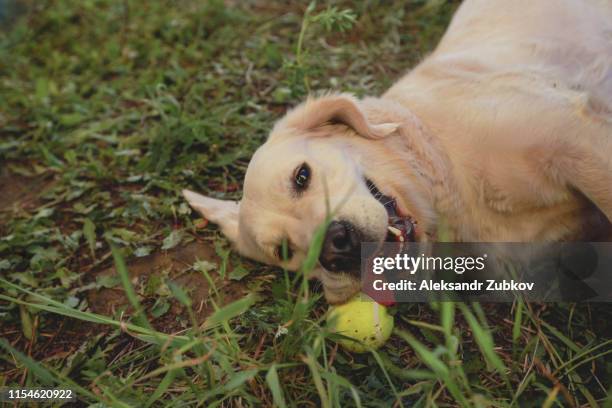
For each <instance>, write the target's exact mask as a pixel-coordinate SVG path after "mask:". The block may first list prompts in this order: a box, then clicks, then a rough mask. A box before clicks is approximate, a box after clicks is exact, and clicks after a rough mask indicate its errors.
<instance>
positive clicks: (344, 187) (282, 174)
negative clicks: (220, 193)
mask: <svg viewBox="0 0 612 408" xmlns="http://www.w3.org/2000/svg"><path fill="white" fill-rule="evenodd" d="M183 194H184V196H185V198H186V199H187V201H188V202H189V204H190V205H191V206H192V207H193V208H194V209H195V210H197V211H198V212H200V213H201V214H202V215H203V216H204V217H205V218H206V219H208V220H210V221H211V222H213V223H216V224H218V225H219V226H220V228H221V230H222V232H223V233H224V234H225V235H226V236H227V237H228V238H229V240H230V241H231V242H232V243H233V244H234V246H235V247H236V249H237V251H238V252H239V253H241V254H242V255H244V256H246V257H249V258H252V259H254V260H257V261H261V262H264V263H267V264H273V265H280V266H282V267H283V268H286V269H289V270H297V269H299V268H300V266H301V264H302V262H303V261H304V259H305V256H306V253H307V251H308V248H309V245H310V243H311V241H312V239H313V236H314V234H315V231H316V230H317V228H318V226H319V225H321V224H322V223H324V222H326V219H327V217H328V215H330V216H331V223H329V224H328V227H327V230H326V233H325V239H324V242H323V246H322V250H321V255H320V258H319V265H318V266H317V267H316V269H315V271H314V273H313V276H314V277H317V278H318V279H320V280H321V281H322V286H323V289H324V294H325V297H326V300H327V301H328V302H329V303H332V304H334V303H342V302H344V301H346V300H347V299H348V298H350V297H351V296H352V295H353V294H354V293H356V292H358V291H359V289H360V283H359V280H358V278H357V276H358V275H357V274H356V271H358V270H359V263H360V247H361V245H360V244H361V243H362V242H379V243H382V242H383V241H385V240H389V239H391V238H390V237H389V231H390V230H391V231H394V233H395V235H396V237H395V238H397V235H399V236H400V239H402V240H408V241H410V240H416V241H435V240H437V239H439V237H438V236H437V234H438V232H439V230H440V228H441V227H442V226H443V227H444V230H445V231H446V232H445V236H446V239H450V240H453V241H463V242H531V241H534V242H553V241H581V240H584V241H587V240H606V239H609V238H610V237H612V234H610V231H612V228H611V220H612V2H609V1H597V0H592V1H581V0H538V1H531V0H512V1H507V0H466V1H465V2H464V3H462V4H461V5H460V7H459V8H458V10H457V12H456V13H455V16H454V17H453V19H452V21H451V23H450V26H449V27H448V29H447V31H446V33H445V34H444V36H443V38H442V40H441V42H440V43H439V45H438V46H437V48H436V49H435V50H434V51H433V53H432V54H431V55H429V56H428V57H426V58H425V59H424V60H423V61H422V62H421V63H419V64H418V65H417V66H416V67H415V68H413V69H412V70H411V71H410V72H408V73H407V74H406V75H405V76H404V77H403V78H401V79H400V80H399V81H398V82H397V83H396V84H395V85H393V86H392V87H391V88H390V89H389V90H388V91H386V92H385V93H384V94H383V95H382V96H380V97H367V98H364V99H361V100H359V99H356V98H355V97H353V96H351V95H348V94H343V93H328V94H323V95H320V96H317V97H310V98H308V100H307V101H305V102H304V103H303V104H301V105H299V106H297V107H296V108H294V109H293V110H291V111H289V112H288V113H287V114H286V115H285V116H284V117H283V118H282V119H280V120H279V121H278V122H277V123H276V124H275V126H274V127H273V129H272V131H271V134H270V136H269V138H268V140H267V141H266V142H265V143H264V144H263V145H262V146H261V147H260V148H259V149H258V150H257V151H256V152H255V154H254V156H253V158H252V160H251V162H250V164H249V166H248V169H247V172H246V176H245V180H244V188H243V197H242V199H241V201H240V202H233V201H223V200H219V199H214V198H210V197H205V196H202V195H200V194H197V193H194V192H191V191H188V190H185V191H184V192H183ZM398 221H399V224H400V225H402V226H403V228H395V227H396V226H397V223H398ZM390 226H391V227H392V228H389V227H390ZM283 243H285V244H283Z"/></svg>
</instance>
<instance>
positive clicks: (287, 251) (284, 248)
mask: <svg viewBox="0 0 612 408" xmlns="http://www.w3.org/2000/svg"><path fill="white" fill-rule="evenodd" d="M274 255H276V257H277V258H278V259H279V260H281V261H288V260H290V259H291V258H292V257H293V250H292V249H291V247H290V246H289V244H288V243H287V241H283V243H282V244H280V245H278V246H277V247H276V248H275V249H274Z"/></svg>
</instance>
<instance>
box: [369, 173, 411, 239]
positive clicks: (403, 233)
mask: <svg viewBox="0 0 612 408" xmlns="http://www.w3.org/2000/svg"><path fill="white" fill-rule="evenodd" d="M366 185H367V186H368V189H369V190H370V193H371V194H372V195H373V196H374V198H376V199H377V200H378V201H379V202H380V203H381V204H382V205H383V206H384V207H385V210H387V217H388V225H387V236H386V238H385V242H415V241H416V233H415V230H416V228H415V226H416V223H417V222H416V220H415V219H414V218H412V217H411V216H409V215H404V214H401V212H400V210H399V208H398V206H397V202H396V200H395V198H394V197H391V196H388V195H384V194H383V193H382V192H381V191H380V190H379V189H378V187H377V186H376V184H374V182H373V181H372V180H370V179H366Z"/></svg>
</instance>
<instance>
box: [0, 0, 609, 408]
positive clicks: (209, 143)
mask: <svg viewBox="0 0 612 408" xmlns="http://www.w3.org/2000/svg"><path fill="white" fill-rule="evenodd" d="M30 3H31V5H30V8H29V11H27V12H26V13H25V14H24V15H22V17H21V18H20V20H19V21H17V22H14V23H13V24H11V25H10V27H9V26H6V28H5V29H4V31H3V32H0V107H1V108H0V166H1V172H0V177H1V178H0V193H1V194H0V274H1V276H2V279H1V280H0V319H1V322H2V323H1V326H0V337H2V339H0V357H1V358H0V386H11V387H16V386H37V385H49V386H63V387H70V388H73V389H75V390H76V391H77V393H78V395H79V398H80V400H81V401H82V402H83V403H86V404H95V403H101V404H100V405H98V406H103V405H106V406H165V405H169V406H184V405H194V406H196V405H197V406H207V407H208V406H222V407H228V406H231V407H233V406H236V407H241V406H257V405H260V404H263V405H272V404H276V405H278V406H324V407H328V406H329V407H336V406H342V407H344V406H405V407H409V406H423V407H424V406H456V405H462V406H482V407H488V406H503V407H506V406H515V407H531V406H534V407H535V406H572V405H575V406H579V405H582V406H610V404H611V403H610V402H609V401H608V402H606V397H607V395H608V394H609V392H610V391H611V384H612V381H611V380H612V358H611V356H612V325H611V324H610V321H612V310H611V308H610V307H609V306H607V305H594V304H593V305H589V304H578V305H575V304H559V305H551V304H548V305H539V304H523V303H520V302H517V303H515V304H513V305H503V304H502V305H464V304H452V303H434V304H428V305H426V304H405V305H400V306H396V307H394V308H392V310H391V311H392V312H393V313H394V314H395V320H396V327H397V328H396V331H395V333H394V335H393V336H392V338H391V340H390V341H389V342H388V344H387V345H385V347H383V348H382V349H380V350H379V351H377V352H373V353H369V354H364V355H356V354H350V353H347V352H346V351H344V350H342V349H339V348H338V347H337V345H336V344H335V343H334V341H333V338H334V335H333V334H330V333H329V332H328V331H327V330H326V328H325V325H324V323H323V322H324V318H325V311H326V305H325V303H324V301H323V300H322V297H321V294H320V291H319V290H318V287H317V285H316V284H315V285H314V287H312V286H313V284H312V282H308V281H306V280H304V279H302V276H303V274H297V275H291V274H287V273H286V272H284V271H281V270H278V269H275V268H268V267H265V266H262V265H258V264H255V263H252V262H249V261H247V260H244V259H240V258H239V257H237V256H236V255H234V254H233V253H231V252H230V251H229V246H228V245H227V242H226V241H225V240H224V239H223V238H222V237H221V236H220V234H218V233H217V232H216V230H215V229H214V227H207V228H202V225H201V220H199V219H198V218H197V216H195V215H193V214H192V212H191V211H190V209H189V208H188V207H187V205H186V204H185V202H184V201H183V200H182V199H181V197H180V190H181V189H182V188H185V187H187V188H191V189H193V190H197V191H201V192H203V193H206V194H210V195H213V196H218V197H224V198H238V197H239V196H240V191H239V188H240V183H241V179H242V177H243V174H244V170H245V168H246V165H247V163H248V160H249V157H250V155H251V154H252V152H253V151H254V149H255V148H256V147H257V146H258V145H259V144H261V143H262V142H263V141H264V140H265V137H266V135H267V132H268V131H269V129H270V128H271V126H272V124H273V122H274V120H275V119H277V118H279V117H280V116H281V115H282V114H283V112H284V111H285V110H286V109H287V108H289V107H291V106H292V105H294V104H296V103H297V102H299V101H300V100H301V99H302V98H303V97H304V96H305V95H306V94H307V93H308V92H309V90H313V91H316V90H323V89H337V90H343V91H349V92H354V93H356V94H358V95H364V94H378V93H380V92H382V91H383V90H384V89H385V88H386V87H388V86H389V85H390V84H391V83H392V82H393V81H394V80H396V79H397V78H398V77H399V76H401V75H402V73H403V72H405V71H406V70H407V69H408V68H409V67H411V66H413V65H414V64H415V63H417V62H418V60H419V59H420V58H422V57H423V56H424V55H426V53H427V52H428V51H430V50H431V49H432V47H433V46H434V45H435V44H436V42H437V40H438V39H439V37H440V35H441V34H442V33H443V30H444V28H445V26H446V24H447V23H448V21H449V19H450V16H451V15H452V12H453V10H454V9H455V8H456V6H457V3H455V2H444V1H441V2H440V1H429V2H425V1H408V2H405V1H391V2H379V1H367V2H360V3H358V4H357V3H356V4H351V3H349V2H332V3H329V4H327V3H324V4H318V5H315V6H313V7H310V8H309V7H308V3H301V4H299V3H295V4H292V5H288V4H285V3H276V2H264V1H249V2H235V3H236V5H237V6H236V7H226V6H224V4H223V3H222V2H221V1H210V2H205V1H187V0H185V1H161V0H152V1H147V2H137V1H134V0H126V1H119V0H116V1H110V0H96V1H93V0H83V1H76V0H74V1H59V0H58V1H37V2H30ZM194 242H201V243H202V242H203V243H206V244H208V245H210V246H211V247H213V248H214V252H215V253H216V254H217V259H218V261H216V262H214V263H211V262H209V261H207V260H204V259H202V260H198V261H195V262H193V263H191V264H188V265H182V266H181V270H180V272H179V276H176V275H174V274H172V273H170V272H168V271H167V270H161V271H158V270H156V271H151V274H150V276H148V277H147V278H146V279H140V278H138V279H137V278H134V277H133V276H132V275H130V272H129V270H131V269H132V268H134V266H133V265H134V262H136V261H137V260H142V259H148V257H150V256H151V255H149V254H157V253H164V252H166V251H167V252H168V253H175V252H174V251H176V250H177V248H179V247H181V246H183V245H186V244H189V243H194ZM316 253H317V249H316V245H315V246H314V248H313V249H312V252H311V254H310V256H309V261H308V262H307V265H306V267H305V268H306V270H305V271H303V273H306V274H307V273H308V268H309V267H311V266H312V264H313V262H314V261H315V260H316ZM113 265H116V268H115V271H116V273H117V274H116V275H108V276H104V275H100V274H99V273H98V272H100V271H102V270H105V269H106V268H109V267H111V266H113ZM190 273H192V274H198V275H201V276H203V278H204V279H205V282H207V283H208V284H209V286H210V287H209V288H208V292H207V293H208V294H207V301H208V304H210V305H211V307H210V309H207V311H206V312H202V311H201V310H200V307H199V304H198V303H197V302H196V301H195V299H194V293H193V289H194V288H191V287H188V286H181V285H180V284H179V283H178V282H179V281H180V278H181V276H183V275H185V274H190ZM229 283H231V284H232V285H234V286H232V285H230V284H229ZM236 287H240V288H244V289H245V290H244V293H242V294H240V295H236V294H235V293H232V292H230V290H229V289H228V288H236ZM104 289H106V290H111V291H115V292H116V293H121V294H122V296H123V298H125V300H126V301H125V302H123V303H122V304H119V305H117V307H116V309H115V310H114V313H110V314H108V315H103V314H100V313H97V312H95V311H94V309H93V306H92V305H91V304H90V303H89V299H90V298H89V297H88V294H89V293H91V292H95V291H98V290H104ZM606 404H607V405H606Z"/></svg>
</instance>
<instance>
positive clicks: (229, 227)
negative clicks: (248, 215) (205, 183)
mask: <svg viewBox="0 0 612 408" xmlns="http://www.w3.org/2000/svg"><path fill="white" fill-rule="evenodd" d="M183 196H184V197H185V198H186V199H187V202H188V203H189V205H190V206H191V207H193V209H194V210H196V211H198V212H199V213H200V214H202V215H203V216H204V218H206V219H207V220H208V221H210V222H213V223H215V224H217V225H219V227H220V228H221V231H222V232H223V234H225V235H226V236H227V238H228V239H229V240H230V241H231V242H232V243H233V244H235V245H236V244H237V243H238V210H239V208H240V204H239V203H238V202H236V201H229V200H218V199H216V198H210V197H205V196H203V195H201V194H198V193H194V192H193V191H189V190H183Z"/></svg>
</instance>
